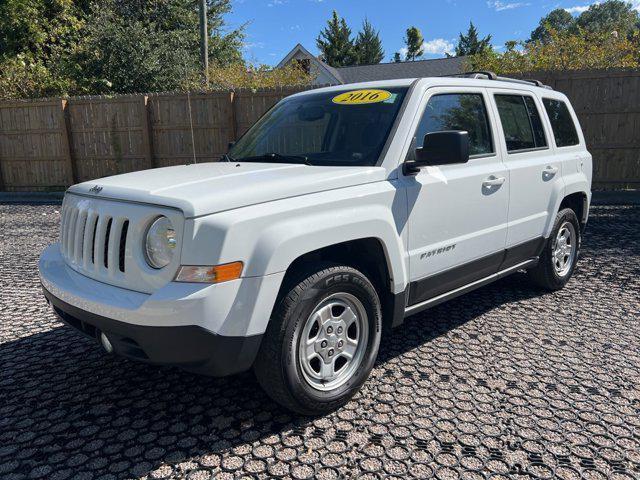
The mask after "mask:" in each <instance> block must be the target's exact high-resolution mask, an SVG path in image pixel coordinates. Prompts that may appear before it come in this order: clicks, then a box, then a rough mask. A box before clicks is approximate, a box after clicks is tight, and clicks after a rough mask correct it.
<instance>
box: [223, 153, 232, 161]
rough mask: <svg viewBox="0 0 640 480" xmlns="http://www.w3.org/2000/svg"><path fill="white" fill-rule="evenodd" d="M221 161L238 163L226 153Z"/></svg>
mask: <svg viewBox="0 0 640 480" xmlns="http://www.w3.org/2000/svg"><path fill="white" fill-rule="evenodd" d="M220 160H224V161H225V162H235V161H236V159H235V158H233V157H232V156H231V155H229V154H228V153H225V154H224V155H222V157H220Z"/></svg>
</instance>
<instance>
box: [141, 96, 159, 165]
mask: <svg viewBox="0 0 640 480" xmlns="http://www.w3.org/2000/svg"><path fill="white" fill-rule="evenodd" d="M141 104H142V105H141V108H142V122H143V125H142V143H143V144H144V145H143V148H144V154H145V158H146V159H147V161H148V162H149V165H151V168H155V167H157V166H158V165H156V156H155V155H154V154H153V130H152V128H151V119H150V118H149V116H150V115H151V109H150V108H149V97H148V96H147V95H143V97H142V102H141Z"/></svg>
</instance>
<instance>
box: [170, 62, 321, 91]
mask: <svg viewBox="0 0 640 480" xmlns="http://www.w3.org/2000/svg"><path fill="white" fill-rule="evenodd" d="M314 78H315V77H314V75H312V74H310V73H308V72H306V71H305V70H304V68H303V67H302V66H301V65H300V64H297V63H291V64H289V65H286V66H284V67H281V68H271V67H269V66H267V65H259V66H251V65H249V66H246V65H243V64H240V63H232V64H230V65H227V66H220V65H212V66H210V67H209V89H211V90H236V89H239V88H248V89H251V90H257V89H259V88H274V87H285V86H297V85H310V84H311V83H312V82H313V80H314ZM181 88H182V89H191V90H193V89H199V88H201V80H200V75H199V74H196V75H194V76H193V77H192V78H191V79H190V80H189V81H187V82H185V83H184V84H183V85H182V86H181Z"/></svg>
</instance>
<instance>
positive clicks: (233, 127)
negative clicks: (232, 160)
mask: <svg viewBox="0 0 640 480" xmlns="http://www.w3.org/2000/svg"><path fill="white" fill-rule="evenodd" d="M229 99H230V100H229V101H230V102H231V116H230V118H229V124H230V126H231V141H232V142H235V141H236V140H238V121H237V118H236V94H235V92H234V91H233V90H232V91H230V92H229Z"/></svg>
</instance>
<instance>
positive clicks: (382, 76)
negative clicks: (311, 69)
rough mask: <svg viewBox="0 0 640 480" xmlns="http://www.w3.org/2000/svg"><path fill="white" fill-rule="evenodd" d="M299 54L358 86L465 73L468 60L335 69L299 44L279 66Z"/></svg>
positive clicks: (391, 63) (445, 59)
mask: <svg viewBox="0 0 640 480" xmlns="http://www.w3.org/2000/svg"><path fill="white" fill-rule="evenodd" d="M297 53H301V54H302V55H303V56H304V57H306V58H309V59H310V60H311V61H313V62H314V64H315V65H317V66H318V67H319V68H320V69H322V70H324V71H325V72H326V73H328V74H329V75H330V76H332V77H333V78H335V80H336V83H343V84H344V83H358V82H370V81H375V80H394V79H399V78H421V77H438V76H443V75H454V74H457V73H464V66H465V65H464V62H465V57H450V58H435V59H431V60H417V61H415V62H390V63H375V64H371V65H356V66H352V67H339V68H335V67H331V66H329V65H327V64H326V63H325V62H323V61H322V60H320V59H319V58H318V57H316V56H315V55H313V54H311V52H309V50H307V49H306V48H304V47H303V46H302V45H301V44H299V43H298V44H297V45H296V46H295V47H293V49H291V51H290V52H289V53H288V54H287V56H286V57H284V58H283V59H282V60H281V61H280V63H279V64H278V65H277V66H278V67H282V66H284V65H286V64H287V63H289V62H290V61H291V59H293V58H294V57H295V55H296V54H297Z"/></svg>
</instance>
